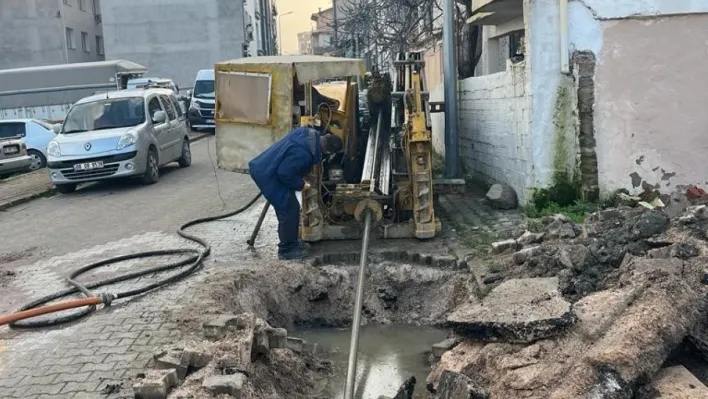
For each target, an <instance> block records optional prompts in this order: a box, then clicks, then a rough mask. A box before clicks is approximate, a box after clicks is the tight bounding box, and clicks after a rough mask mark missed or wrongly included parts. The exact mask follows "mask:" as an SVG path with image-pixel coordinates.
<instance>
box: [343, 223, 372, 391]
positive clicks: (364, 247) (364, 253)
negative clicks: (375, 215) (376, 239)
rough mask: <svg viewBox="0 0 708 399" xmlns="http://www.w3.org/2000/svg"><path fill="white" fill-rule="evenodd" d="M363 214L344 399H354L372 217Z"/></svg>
mask: <svg viewBox="0 0 708 399" xmlns="http://www.w3.org/2000/svg"><path fill="white" fill-rule="evenodd" d="M364 212H366V215H365V216H364V237H363V238H362V242H361V258H360V260H359V278H358V280H357V286H356V302H355V304H354V319H353V321H352V339H351V342H350V343H349V363H348V366H347V385H346V386H345V389H344V399H354V385H355V383H356V358H357V354H358V352H359V327H360V324H361V308H362V305H363V302H364V277H365V276H366V260H367V258H368V255H369V234H370V230H371V217H372V211H370V210H365V211H364Z"/></svg>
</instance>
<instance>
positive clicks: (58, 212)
mask: <svg viewBox="0 0 708 399" xmlns="http://www.w3.org/2000/svg"><path fill="white" fill-rule="evenodd" d="M213 146H214V139H213V138H209V139H207V140H202V141H200V142H198V143H195V144H194V146H193V154H194V163H193V165H192V167H190V168H187V169H179V168H177V167H171V168H168V169H167V170H166V171H164V173H163V176H162V179H161V180H160V182H159V183H158V184H156V185H153V186H147V187H143V186H140V185H138V184H135V183H121V184H96V185H93V186H88V187H85V188H83V189H81V190H79V192H77V193H76V194H75V195H59V196H56V197H52V198H43V199H37V200H34V201H32V202H30V203H28V204H25V205H22V206H19V207H16V208H11V209H9V210H7V211H6V212H3V213H0V231H3V232H12V233H11V234H3V235H4V236H6V237H3V248H2V251H3V253H1V254H0V256H2V258H3V261H2V263H3V264H4V265H3V266H2V268H3V269H2V270H5V271H11V272H12V273H14V276H12V277H11V279H10V280H7V281H5V282H4V283H0V291H2V298H3V301H2V303H1V304H0V314H6V313H9V312H12V311H14V310H16V309H17V308H19V307H20V306H22V305H23V304H25V303H28V302H29V301H32V300H34V299H37V298H39V297H42V296H45V295H48V294H50V293H53V292H56V291H60V290H63V289H66V288H67V286H66V284H65V283H64V281H63V278H64V277H66V276H68V274H69V273H70V272H71V271H74V270H76V269H78V268H79V267H81V266H83V265H86V264H88V263H90V262H94V261H97V260H100V259H105V258H108V257H112V256H117V255H122V254H128V253H133V252H139V251H144V250H156V249H174V248H181V247H184V246H185V245H192V244H189V243H188V242H187V241H185V240H182V239H181V238H179V237H178V236H177V235H176V234H175V233H174V231H175V230H176V229H177V228H178V227H179V226H180V225H181V224H182V223H184V222H186V221H187V220H190V219H195V218H198V217H202V216H207V215H212V214H218V213H222V212H225V211H227V210H232V209H236V208H238V207H240V206H242V205H243V204H245V203H246V202H247V201H248V200H249V199H250V198H252V197H253V195H255V194H256V190H255V186H254V185H253V184H252V183H251V181H250V179H249V178H248V176H245V175H241V174H238V173H231V172H225V171H221V170H217V171H216V176H217V177H218V183H219V184H217V179H216V178H215V171H214V167H213V166H212V162H211V161H210V156H211V159H213V160H214V161H215V155H214V152H213V151H214V148H213ZM207 149H210V150H211V153H208V152H207ZM221 198H223V201H224V202H225V204H224V203H222V199H221ZM451 198H452V199H450V201H455V202H456V203H457V204H461V203H462V202H464V199H463V197H460V196H456V197H451ZM474 201H477V200H476V199H475V200H474ZM472 203H474V202H472ZM261 206H262V203H261V202H259V203H257V204H256V205H255V206H254V207H252V208H251V209H249V210H248V211H246V212H245V213H243V214H241V215H237V216H235V217H232V218H229V219H225V220H220V221H216V222H211V223H207V224H203V225H198V226H195V227H193V228H190V229H189V230H188V231H189V232H190V233H192V234H196V235H197V236H199V237H203V238H205V239H206V240H208V242H209V243H210V244H211V245H212V254H211V256H210V257H209V258H208V259H207V260H206V262H205V267H204V268H203V269H202V270H200V271H199V272H197V273H196V274H195V275H193V276H191V277H190V278H188V279H186V280H183V281H181V282H179V283H177V284H174V285H170V286H168V287H165V288H163V289H160V290H157V291H155V292H151V293H148V294H146V295H143V296H139V297H134V298H132V299H129V300H123V301H117V302H116V303H114V304H113V306H112V307H111V308H108V309H103V310H99V311H97V312H96V313H94V314H92V315H90V316H89V317H87V318H85V319H83V320H81V321H79V322H76V323H74V324H68V325H65V326H62V327H58V328H54V329H43V330H36V331H35V330H30V331H24V330H10V329H9V328H7V327H0V398H28V399H30V398H105V397H106V395H105V394H102V393H101V391H102V390H103V389H104V388H105V387H106V386H110V384H114V383H117V382H119V381H121V380H122V379H125V378H129V377H132V376H135V374H136V373H138V372H139V371H140V370H142V369H143V367H144V366H145V364H146V363H147V361H148V360H149V359H150V358H151V356H152V354H154V353H155V351H156V350H157V349H159V348H160V347H161V346H162V345H164V344H168V343H171V342H175V341H177V340H179V339H180V338H182V334H183V331H182V330H180V329H179V327H178V325H177V324H176V323H175V322H174V321H173V320H171V319H170V318H169V317H168V314H174V313H175V311H177V312H176V313H179V310H180V309H181V308H182V307H185V306H186V305H188V304H191V303H192V302H193V300H194V299H195V298H196V297H197V293H198V289H199V287H200V284H203V283H204V280H205V279H207V278H208V277H210V276H213V275H218V274H219V273H222V272H224V271H225V270H226V269H228V268H233V267H234V265H246V264H248V262H262V260H263V259H275V257H276V255H275V247H274V245H272V244H274V243H275V241H276V234H275V224H276V220H275V217H274V214H273V212H271V213H270V214H269V216H268V217H267V218H266V221H265V223H264V226H263V228H262V230H261V235H260V236H259V239H258V243H257V250H256V251H255V253H254V252H252V251H249V250H248V249H247V248H246V244H245V242H246V239H247V238H248V236H249V234H250V233H251V229H252V228H253V225H254V223H255V220H256V219H257V217H258V214H259V213H260V210H261ZM471 206H473V205H471ZM482 212H487V213H485V214H484V215H485V217H484V218H481V219H479V220H478V221H477V223H479V224H480V225H482V226H489V225H492V224H494V223H495V220H496V219H495V216H494V213H493V211H485V210H482ZM514 215H518V213H517V214H514ZM502 218H503V220H504V224H507V225H509V224H514V223H515V222H516V221H517V220H520V219H519V218H518V217H509V216H508V215H506V216H504V215H502ZM386 245H387V244H386V243H385V242H378V243H375V245H374V247H375V248H376V247H381V246H386ZM397 245H404V244H402V243H400V242H399V243H398V244H397ZM436 245H437V246H438V247H439V243H438V244H436V243H430V244H429V246H428V247H429V249H430V248H433V247H435V246H436ZM418 246H419V247H420V245H418ZM425 246H426V245H423V247H425ZM318 247H319V248H318ZM332 248H338V249H337V250H341V248H347V250H349V249H351V250H353V251H357V250H358V248H357V245H355V243H353V244H348V245H344V247H343V246H341V245H339V246H338V245H334V246H332ZM399 248H402V247H399ZM315 250H318V251H322V245H320V246H315ZM430 250H431V252H434V250H432V249H430ZM437 250H440V248H437ZM165 261H170V259H159V258H158V259H155V258H153V259H141V260H137V261H130V262H123V263H121V264H118V265H114V266H111V267H107V268H102V269H100V270H99V271H96V272H92V273H89V274H88V275H86V276H82V277H81V281H95V280H100V279H104V278H107V277H110V276H111V275H113V274H115V273H117V272H125V270H127V269H130V270H131V271H133V270H138V269H139V268H141V267H150V266H154V265H155V264H156V263H160V264H162V263H165ZM168 273H170V272H168ZM171 273H174V272H171ZM154 277H155V276H154V275H153V276H146V277H143V278H141V279H138V280H135V281H129V282H126V283H121V284H116V285H113V286H109V287H104V288H101V289H98V290H96V291H98V292H120V291H124V290H126V289H134V288H138V287H141V286H144V285H146V284H148V283H149V282H152V281H154V280H153V279H154ZM131 395H132V392H131V388H130V387H129V386H123V389H122V390H121V391H120V393H118V394H112V395H110V396H108V397H110V398H118V397H132V396H131Z"/></svg>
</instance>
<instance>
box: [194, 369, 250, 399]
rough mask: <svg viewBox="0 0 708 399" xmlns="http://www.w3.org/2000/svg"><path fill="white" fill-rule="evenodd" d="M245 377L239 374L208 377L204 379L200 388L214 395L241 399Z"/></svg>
mask: <svg viewBox="0 0 708 399" xmlns="http://www.w3.org/2000/svg"><path fill="white" fill-rule="evenodd" d="M245 381H246V377H245V376H244V375H243V374H241V373H235V374H231V375H210V376H208V377H206V378H204V382H203V383H202V386H203V387H204V388H206V389H207V390H208V391H210V392H211V393H213V394H215V395H220V394H227V395H231V396H233V397H234V398H236V399H240V398H241V392H242V391H243V384H244V383H245Z"/></svg>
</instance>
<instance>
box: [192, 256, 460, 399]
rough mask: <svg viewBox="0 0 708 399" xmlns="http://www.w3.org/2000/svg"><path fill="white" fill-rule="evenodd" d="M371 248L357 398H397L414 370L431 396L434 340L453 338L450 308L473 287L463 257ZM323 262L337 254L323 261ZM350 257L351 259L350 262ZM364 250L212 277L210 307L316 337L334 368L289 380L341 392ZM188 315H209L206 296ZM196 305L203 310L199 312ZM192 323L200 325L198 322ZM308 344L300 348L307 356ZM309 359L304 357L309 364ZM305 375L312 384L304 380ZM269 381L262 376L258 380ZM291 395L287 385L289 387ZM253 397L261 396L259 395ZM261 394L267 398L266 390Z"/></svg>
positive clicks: (324, 392) (421, 392) (291, 334)
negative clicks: (428, 381)
mask: <svg viewBox="0 0 708 399" xmlns="http://www.w3.org/2000/svg"><path fill="white" fill-rule="evenodd" d="M401 258H402V254H401V252H398V253H397V255H382V254H372V255H370V260H369V265H368V272H367V275H366V279H365V286H364V301H363V303H364V306H363V311H362V326H363V327H362V329H361V331H362V333H361V340H360V351H359V353H360V360H361V361H360V363H359V367H358V378H357V386H358V389H357V391H358V395H357V396H356V397H357V398H374V399H377V398H379V397H380V396H386V397H394V396H395V395H396V392H397V391H398V389H399V388H400V387H401V385H402V384H403V383H404V381H405V380H406V379H408V378H409V377H411V376H415V377H416V380H417V384H416V396H413V397H414V398H424V397H426V395H427V392H426V386H425V380H426V378H427V374H428V373H429V372H430V371H431V362H432V354H431V351H432V347H433V345H434V344H437V343H439V342H441V341H444V340H445V339H446V338H448V337H449V332H448V331H447V330H442V329H439V328H437V327H440V326H442V325H443V324H444V323H445V321H446V317H447V315H448V314H449V313H450V312H451V311H452V310H453V309H455V308H456V307H457V305H458V304H459V303H460V302H461V301H465V300H467V298H468V296H469V293H468V290H467V283H468V279H469V277H468V276H467V273H465V272H463V271H461V270H459V265H458V264H457V262H448V261H445V262H443V261H441V260H440V259H437V258H435V260H433V259H434V258H433V257H432V256H427V255H422V256H421V255H420V254H418V255H408V254H407V255H406V258H405V259H406V261H402V260H399V259H401ZM323 260H330V261H331V260H340V263H338V264H322V263H323ZM345 261H346V262H345ZM356 261H357V257H356V256H354V255H351V254H345V253H341V254H338V255H336V256H330V257H326V258H323V257H319V258H318V260H316V261H315V264H317V265H318V266H313V264H312V263H311V262H308V263H295V262H287V263H284V262H279V263H275V262H274V264H272V265H260V266H259V267H253V268H242V269H239V270H234V271H231V272H229V274H228V275H227V276H226V275H223V274H220V275H219V276H218V277H217V276H213V279H214V280H213V281H212V282H209V284H208V285H209V290H208V291H206V290H204V291H202V295H208V298H207V303H209V306H207V308H208V309H210V313H212V312H213V313H220V314H242V313H251V314H254V315H255V316H256V317H258V318H261V319H263V320H265V321H267V322H268V324H269V325H270V326H272V327H274V328H284V329H286V330H287V332H288V340H291V338H292V339H293V341H292V342H291V344H292V345H295V344H296V343H297V341H296V340H297V339H304V340H305V342H306V343H309V344H310V345H311V346H310V348H312V344H317V345H316V347H317V349H316V350H315V357H316V358H318V360H324V361H325V362H327V361H329V362H331V363H329V364H331V367H328V368H324V369H323V368H318V367H313V368H312V369H311V373H309V374H308V375H307V376H302V377H300V376H298V377H297V378H296V379H300V380H299V381H292V382H291V383H286V382H285V381H280V382H279V383H278V385H281V386H283V387H287V386H289V385H291V384H293V385H295V384H297V385H299V386H301V387H302V386H308V387H310V388H308V392H303V393H302V394H293V392H292V391H291V392H290V393H289V396H288V397H291V398H303V399H304V398H333V399H334V398H339V397H343V395H342V391H343V389H344V383H345V379H346V367H347V365H346V359H347V356H348V352H349V340H350V337H351V323H352V317H353V313H354V309H353V308H354V302H355V289H356V279H357V273H358V264H355V263H353V262H356ZM195 302H196V303H201V305H200V306H195V307H194V308H193V309H185V312H183V313H182V314H181V317H180V318H181V319H182V321H183V322H190V318H191V317H194V318H195V319H198V320H204V318H205V317H206V316H205V315H204V309H205V306H204V302H203V301H202V300H201V299H199V300H196V301H195ZM198 312H199V313H198ZM194 327H195V328H197V327H196V320H195V324H194ZM311 352H312V351H311V349H310V350H307V351H302V354H303V355H302V356H303V357H306V356H310V355H311ZM307 362H308V361H306V363H307ZM305 380H307V381H305ZM261 381H262V380H261ZM283 393H284V392H283ZM254 397H256V398H257V397H260V396H258V395H257V394H256V396H254ZM263 397H266V396H265V395H264V396H263Z"/></svg>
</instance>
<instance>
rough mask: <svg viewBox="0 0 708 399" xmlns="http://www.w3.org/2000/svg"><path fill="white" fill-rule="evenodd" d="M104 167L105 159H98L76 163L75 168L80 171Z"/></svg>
mask: <svg viewBox="0 0 708 399" xmlns="http://www.w3.org/2000/svg"><path fill="white" fill-rule="evenodd" d="M102 167H103V161H96V162H86V163H77V164H76V165H74V170H76V171H79V170H92V169H100V168H102Z"/></svg>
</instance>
